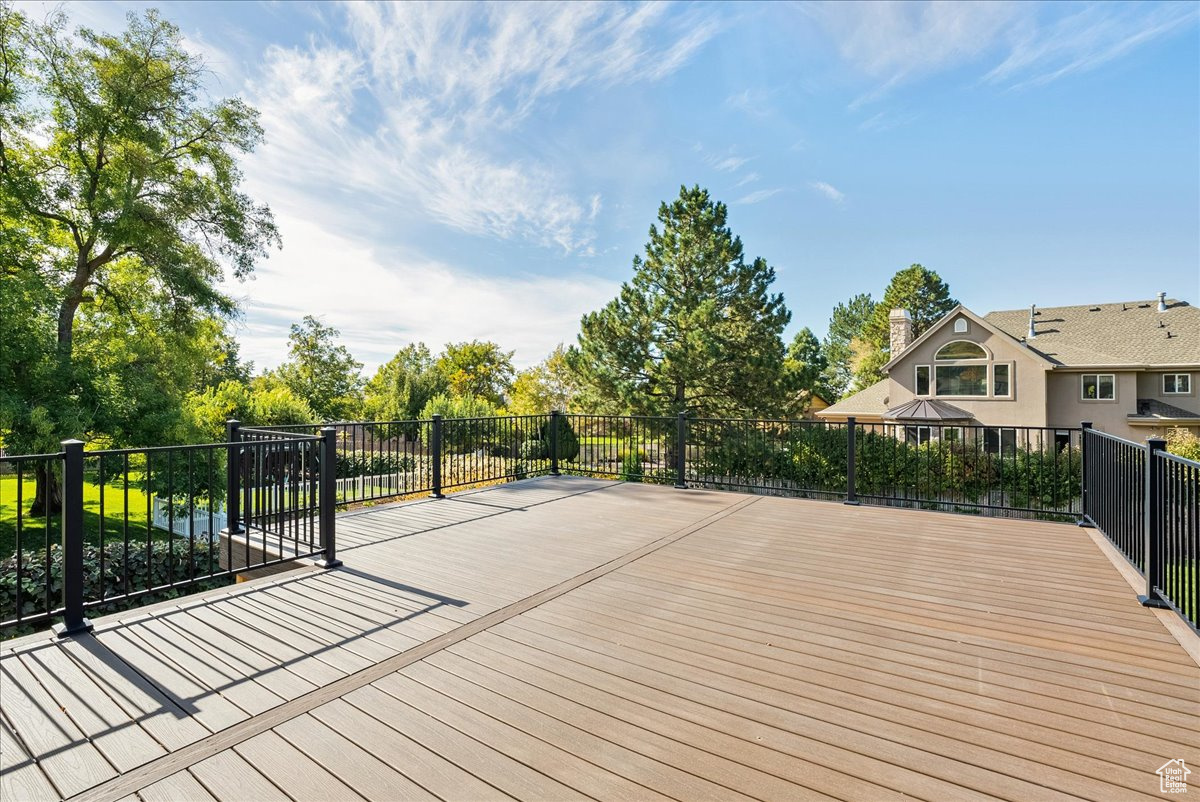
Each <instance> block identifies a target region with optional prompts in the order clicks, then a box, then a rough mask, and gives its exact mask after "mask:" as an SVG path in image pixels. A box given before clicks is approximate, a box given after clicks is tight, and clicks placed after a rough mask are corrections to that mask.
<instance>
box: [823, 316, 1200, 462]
mask: <svg viewBox="0 0 1200 802" xmlns="http://www.w3.org/2000/svg"><path fill="white" fill-rule="evenodd" d="M890 320H891V361H889V362H888V363H887V365H885V366H884V372H885V373H886V374H887V378H886V379H884V380H883V381H880V382H878V383H876V384H874V385H872V386H870V387H867V388H865V389H863V390H861V391H859V392H857V393H855V394H854V395H851V396H849V397H847V398H844V399H842V400H841V401H839V402H837V403H836V404H833V405H832V406H829V407H827V408H825V409H823V410H820V411H819V412H817V413H816V414H817V417H818V418H819V419H822V420H827V421H844V420H846V418H847V417H849V416H854V417H855V418H856V419H857V420H858V421H860V422H863V423H884V424H897V425H898V426H903V427H904V430H903V431H904V434H903V435H902V436H904V437H905V438H906V439H910V438H916V439H919V440H921V441H924V440H926V439H931V438H937V437H938V436H946V435H947V433H948V434H950V435H953V434H954V427H955V426H988V427H998V431H997V435H996V436H997V437H1003V436H1005V435H1007V434H1008V432H1005V431H1003V427H1023V426H1038V427H1049V428H1060V427H1061V428H1063V429H1067V428H1072V427H1078V426H1079V424H1080V422H1081V421H1085V420H1089V421H1092V422H1093V424H1094V425H1095V427H1096V428H1097V429H1100V430H1103V431H1105V432H1108V433H1110V434H1114V435H1117V436H1118V437H1124V438H1127V439H1130V440H1137V441H1141V440H1144V439H1145V438H1147V437H1149V436H1151V435H1162V434H1164V433H1165V432H1166V430H1167V429H1169V428H1172V427H1176V426H1179V427H1183V428H1187V429H1190V430H1191V431H1193V432H1200V388H1198V387H1197V382H1200V308H1197V307H1194V306H1191V305H1190V304H1188V303H1187V302H1186V301H1179V300H1170V299H1167V298H1166V294H1165V293H1160V294H1159V296H1158V298H1157V299H1156V300H1151V301H1127V302H1125V303H1110V304H1094V305H1090V306H1061V307H1050V308H1044V309H1038V308H1037V307H1036V306H1033V307H1030V308H1029V309H1014V310H1009V311H1002V312H991V313H990V314H987V315H985V316H983V317H980V316H979V315H977V314H975V313H974V312H972V311H971V310H970V309H967V308H966V307H965V306H958V307H956V308H955V309H954V310H952V311H951V312H950V313H948V314H947V315H946V316H945V317H943V318H942V319H941V320H939V321H938V322H937V323H935V324H934V325H933V326H931V327H930V328H929V329H928V330H927V331H926V332H925V333H924V334H922V335H921V336H920V337H917V338H915V339H914V338H913V329H912V319H911V317H910V315H909V313H908V312H907V311H905V310H903V309H895V310H892V312H891V314H890ZM1010 436H1011V435H1010Z"/></svg>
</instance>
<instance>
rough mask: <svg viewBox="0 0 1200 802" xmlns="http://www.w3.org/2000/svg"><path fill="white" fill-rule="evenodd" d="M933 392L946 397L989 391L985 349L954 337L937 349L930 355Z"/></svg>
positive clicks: (986, 392) (980, 394) (973, 394)
mask: <svg viewBox="0 0 1200 802" xmlns="http://www.w3.org/2000/svg"><path fill="white" fill-rule="evenodd" d="M933 358H934V359H935V360H936V361H937V362H940V363H947V364H939V365H936V366H934V392H935V393H936V394H937V395H948V396H986V395H987V394H988V364H987V358H988V352H987V351H985V350H984V348H983V346H981V345H979V344H978V343H973V342H970V341H968V340H955V341H954V342H949V343H946V344H945V345H943V346H942V347H941V348H939V349H938V351H937V353H936V354H934V357H933Z"/></svg>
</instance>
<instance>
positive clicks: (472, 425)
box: [421, 393, 500, 453]
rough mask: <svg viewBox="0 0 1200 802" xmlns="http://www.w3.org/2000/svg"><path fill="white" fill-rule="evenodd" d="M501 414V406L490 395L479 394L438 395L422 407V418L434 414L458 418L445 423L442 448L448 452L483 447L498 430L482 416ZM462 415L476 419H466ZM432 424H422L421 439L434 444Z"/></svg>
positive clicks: (427, 444) (430, 416) (426, 443)
mask: <svg viewBox="0 0 1200 802" xmlns="http://www.w3.org/2000/svg"><path fill="white" fill-rule="evenodd" d="M498 414H500V410H499V409H497V408H496V407H495V406H493V405H492V403H491V402H490V401H488V400H487V399H486V398H481V397H480V396H477V395H447V394H445V393H443V394H441V395H435V396H434V397H433V398H431V399H429V403H427V404H426V405H425V407H424V408H423V409H422V410H421V417H422V418H426V419H427V418H432V417H433V416H434V415H441V416H442V417H443V418H450V419H454V420H451V421H448V422H447V423H445V424H443V426H442V448H443V449H445V451H446V453H456V452H457V453H465V452H468V451H473V450H475V449H478V448H480V447H481V446H482V445H484V444H485V440H486V439H487V438H488V436H489V435H492V434H494V433H495V428H494V427H492V426H489V425H488V424H487V423H485V422H481V421H479V420H477V419H479V418H490V417H493V416H495V415H498ZM460 418H470V419H475V420H468V421H462V420H458V419H460ZM431 431H432V429H431V427H429V426H422V427H421V439H422V442H423V443H424V445H425V446H426V447H428V446H429V445H430V442H429V437H430V434H431Z"/></svg>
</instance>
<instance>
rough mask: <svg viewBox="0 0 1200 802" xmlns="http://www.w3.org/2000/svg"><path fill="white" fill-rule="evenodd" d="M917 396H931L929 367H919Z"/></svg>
mask: <svg viewBox="0 0 1200 802" xmlns="http://www.w3.org/2000/svg"><path fill="white" fill-rule="evenodd" d="M917 395H929V366H928V365H917Z"/></svg>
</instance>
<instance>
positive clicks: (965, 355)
mask: <svg viewBox="0 0 1200 802" xmlns="http://www.w3.org/2000/svg"><path fill="white" fill-rule="evenodd" d="M934 359H937V360H939V361H942V360H948V359H987V351H985V350H983V346H982V345H979V344H978V343H973V342H971V341H970V340H955V341H954V342H951V343H946V344H945V345H943V346H942V347H941V348H939V349H938V352H937V355H936V356H934Z"/></svg>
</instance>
